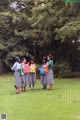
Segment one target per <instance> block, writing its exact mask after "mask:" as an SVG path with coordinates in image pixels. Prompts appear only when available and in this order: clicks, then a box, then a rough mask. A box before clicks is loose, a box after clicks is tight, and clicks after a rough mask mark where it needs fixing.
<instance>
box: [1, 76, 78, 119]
mask: <svg viewBox="0 0 80 120" xmlns="http://www.w3.org/2000/svg"><path fill="white" fill-rule="evenodd" d="M13 85H14V76H12V75H3V76H0V114H1V113H6V114H7V116H8V118H7V120H80V79H79V78H78V79H64V80H63V79H59V80H58V79H55V85H54V91H49V90H42V89H41V88H42V85H41V84H40V81H39V80H38V81H37V84H36V86H35V90H28V91H27V92H25V93H21V94H20V95H16V94H15V89H14V87H13Z"/></svg>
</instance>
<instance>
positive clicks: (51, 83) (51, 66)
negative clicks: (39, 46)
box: [47, 54, 54, 90]
mask: <svg viewBox="0 0 80 120" xmlns="http://www.w3.org/2000/svg"><path fill="white" fill-rule="evenodd" d="M47 59H48V67H49V72H48V81H47V84H49V85H50V90H53V84H54V77H53V60H52V59H53V56H52V55H51V54H50V55H48V57H47Z"/></svg>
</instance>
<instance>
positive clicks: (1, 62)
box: [0, 59, 4, 75]
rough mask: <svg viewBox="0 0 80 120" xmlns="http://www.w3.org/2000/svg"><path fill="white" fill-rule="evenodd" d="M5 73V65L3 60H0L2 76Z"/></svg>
mask: <svg viewBox="0 0 80 120" xmlns="http://www.w3.org/2000/svg"><path fill="white" fill-rule="evenodd" d="M3 72H4V63H3V60H2V59H0V75H1V74H3Z"/></svg>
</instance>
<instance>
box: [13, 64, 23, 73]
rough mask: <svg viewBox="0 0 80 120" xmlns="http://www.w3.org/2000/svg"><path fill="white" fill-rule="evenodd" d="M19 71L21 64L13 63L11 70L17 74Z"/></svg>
mask: <svg viewBox="0 0 80 120" xmlns="http://www.w3.org/2000/svg"><path fill="white" fill-rule="evenodd" d="M20 69H21V64H20V63H18V62H15V63H14V65H13V67H12V70H13V71H14V72H17V71H18V70H20Z"/></svg>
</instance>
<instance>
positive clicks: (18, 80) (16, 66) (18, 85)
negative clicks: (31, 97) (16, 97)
mask: <svg viewBox="0 0 80 120" xmlns="http://www.w3.org/2000/svg"><path fill="white" fill-rule="evenodd" d="M15 60H16V62H15V63H14V65H13V67H12V70H13V71H14V76H15V80H16V84H15V86H14V87H15V88H16V94H20V92H21V76H20V70H21V64H20V58H19V57H18V56H17V57H16V58H15Z"/></svg>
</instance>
